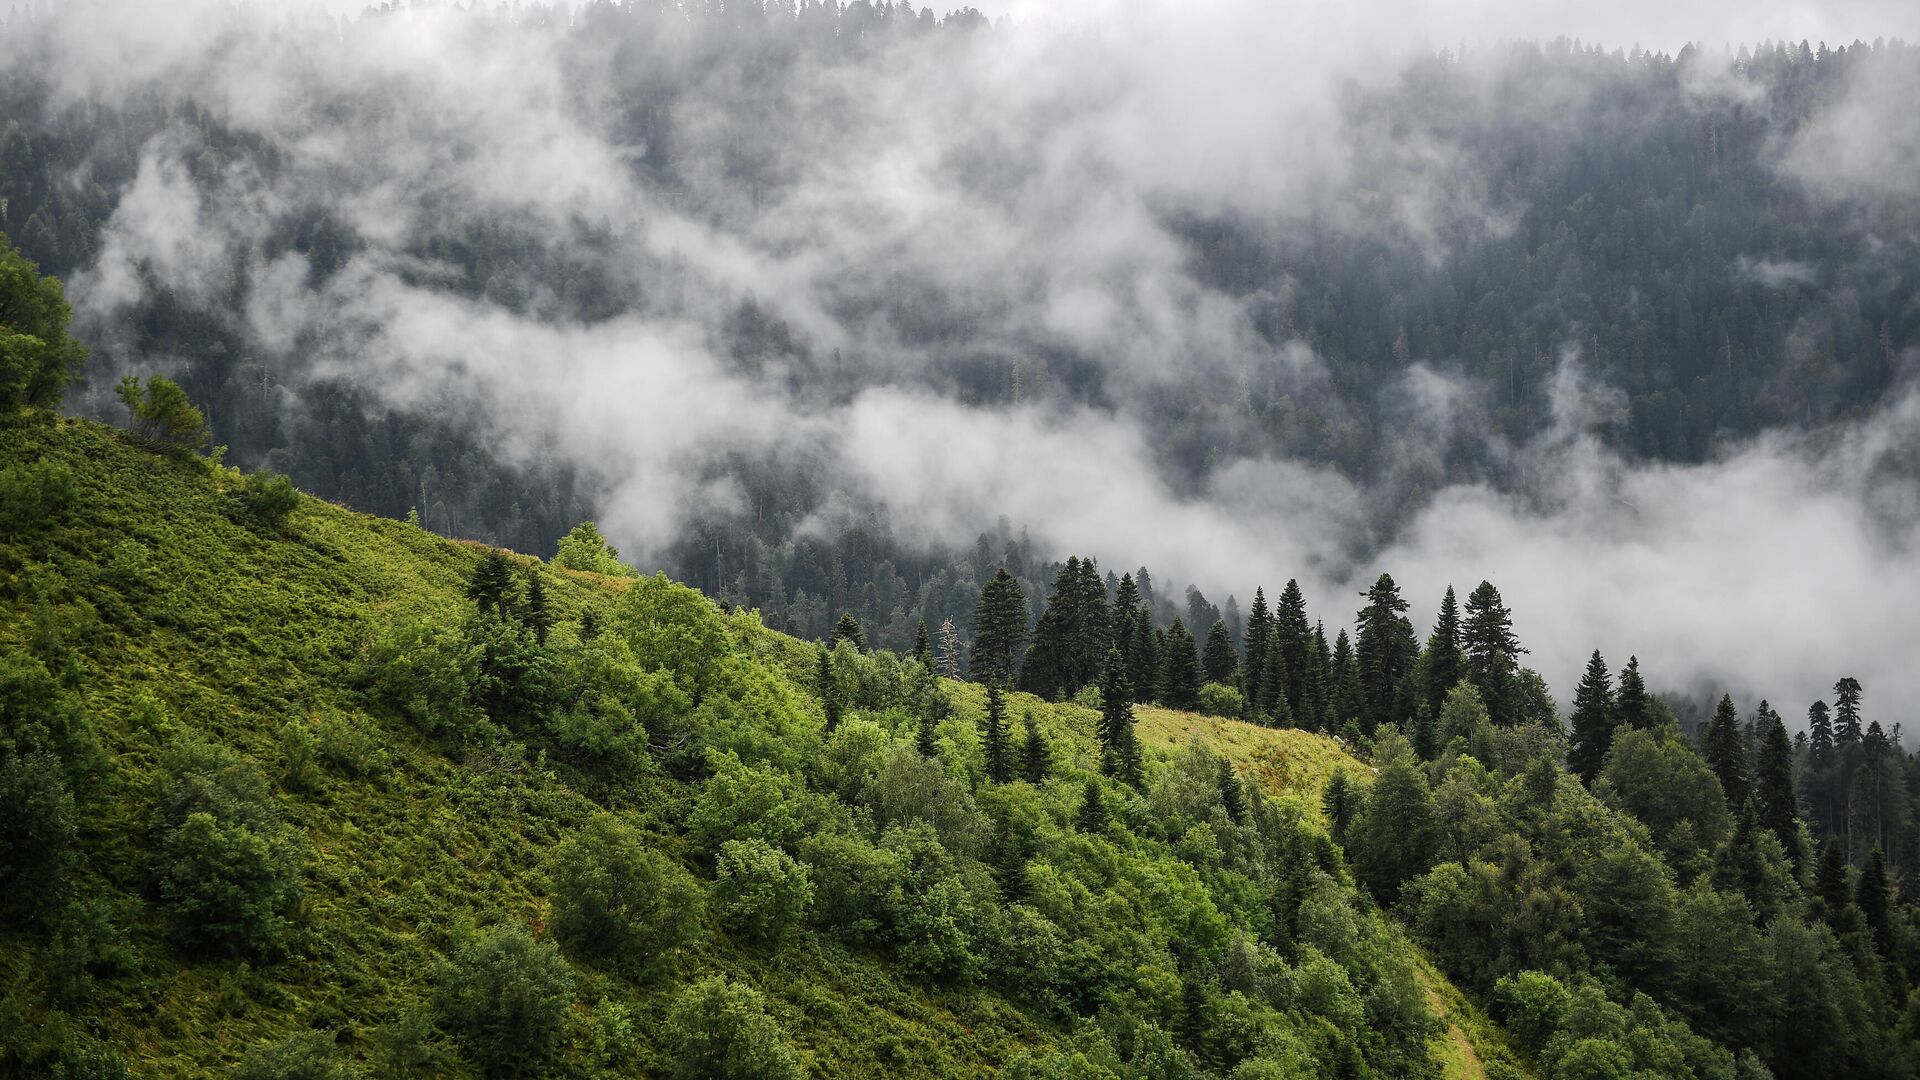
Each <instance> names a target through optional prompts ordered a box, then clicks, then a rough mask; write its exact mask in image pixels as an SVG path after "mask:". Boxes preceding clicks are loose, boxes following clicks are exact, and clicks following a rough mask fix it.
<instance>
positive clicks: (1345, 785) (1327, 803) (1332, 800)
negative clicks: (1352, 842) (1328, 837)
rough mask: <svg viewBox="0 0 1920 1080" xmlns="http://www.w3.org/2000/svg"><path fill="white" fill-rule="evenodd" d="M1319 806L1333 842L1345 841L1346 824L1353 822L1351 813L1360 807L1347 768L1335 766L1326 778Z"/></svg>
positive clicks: (1358, 794) (1357, 792)
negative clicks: (1325, 787)
mask: <svg viewBox="0 0 1920 1080" xmlns="http://www.w3.org/2000/svg"><path fill="white" fill-rule="evenodd" d="M1320 807H1321V809H1322V810H1324V811H1326V815H1327V829H1328V831H1329V832H1330V833H1331V834H1332V835H1333V842H1334V843H1336V844H1343V845H1344V844H1345V843H1346V842H1347V826H1348V825H1351V824H1352V823H1353V815H1354V813H1355V812H1356V811H1358V810H1359V808H1360V792H1359V791H1358V790H1357V789H1356V788H1355V787H1354V786H1353V783H1352V782H1351V781H1349V780H1348V779H1347V770H1345V769H1342V768H1339V767H1335V769H1334V770H1333V775H1332V776H1331V777H1329V778H1328V780H1327V790H1326V793H1325V794H1324V795H1322V796H1321V798H1320Z"/></svg>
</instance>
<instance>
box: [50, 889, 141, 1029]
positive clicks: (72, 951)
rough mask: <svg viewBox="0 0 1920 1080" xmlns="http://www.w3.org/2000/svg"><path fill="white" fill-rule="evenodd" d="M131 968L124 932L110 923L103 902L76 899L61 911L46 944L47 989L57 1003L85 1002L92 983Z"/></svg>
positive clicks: (131, 954) (124, 972)
mask: <svg viewBox="0 0 1920 1080" xmlns="http://www.w3.org/2000/svg"><path fill="white" fill-rule="evenodd" d="M133 968H134V955H133V951H132V950H131V949H130V948H129V947H128V945H127V936H126V932H125V931H123V930H122V929H121V928H120V927H118V926H116V925H115V924H114V922H113V918H112V915H111V913H110V912H109V910H108V908H107V905H106V903H105V902H104V901H102V900H99V899H90V900H76V901H74V902H73V903H70V904H68V905H67V906H66V908H65V909H64V910H62V911H61V912H60V917H59V918H58V919H57V920H56V921H55V922H54V927H53V938H52V940H50V941H49V942H48V943H47V986H48V988H49V989H50V990H52V991H53V997H54V999H55V1000H56V1001H58V1002H62V1003H65V1004H74V1003H78V1002H81V1001H85V1000H86V999H87V996H88V995H89V994H90V993H91V992H92V990H93V980H94V979H95V978H96V977H101V976H117V975H125V974H127V973H128V972H131V971H132V970H133Z"/></svg>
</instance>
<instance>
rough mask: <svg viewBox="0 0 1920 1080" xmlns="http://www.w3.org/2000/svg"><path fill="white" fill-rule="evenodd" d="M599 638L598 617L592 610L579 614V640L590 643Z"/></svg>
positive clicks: (588, 609)
mask: <svg viewBox="0 0 1920 1080" xmlns="http://www.w3.org/2000/svg"><path fill="white" fill-rule="evenodd" d="M599 636H600V616H599V615H597V614H595V613H594V610H593V609H592V608H587V609H585V610H584V611H582V612H580V640H581V641H592V640H593V639H594V638H597V637H599Z"/></svg>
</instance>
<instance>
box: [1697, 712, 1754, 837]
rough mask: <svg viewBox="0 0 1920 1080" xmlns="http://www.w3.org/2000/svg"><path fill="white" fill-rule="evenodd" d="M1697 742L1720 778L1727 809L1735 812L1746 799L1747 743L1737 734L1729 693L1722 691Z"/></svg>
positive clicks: (1737, 725) (1737, 728)
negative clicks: (1725, 693) (1717, 705)
mask: <svg viewBox="0 0 1920 1080" xmlns="http://www.w3.org/2000/svg"><path fill="white" fill-rule="evenodd" d="M1700 742H1701V756H1702V757H1705V758H1706V759H1707V764H1708V766H1710V767H1711V768H1712V769H1713V774H1714V775H1715V776H1717V777H1719V778H1720V790H1721V791H1722V792H1723V793H1725V795H1726V797H1727V807H1728V809H1730V810H1732V811H1733V812H1734V813H1735V814H1738V813H1739V812H1740V808H1741V807H1742V806H1744V805H1746V801H1747V743H1746V740H1745V739H1743V738H1741V737H1740V716H1739V714H1738V713H1736V712H1735V711H1734V708H1733V698H1732V697H1731V696H1730V695H1724V694H1723V695H1721V698H1720V707H1719V708H1717V709H1715V710H1714V712H1713V719H1711V720H1709V721H1707V728H1706V731H1704V732H1702V733H1701V739H1700Z"/></svg>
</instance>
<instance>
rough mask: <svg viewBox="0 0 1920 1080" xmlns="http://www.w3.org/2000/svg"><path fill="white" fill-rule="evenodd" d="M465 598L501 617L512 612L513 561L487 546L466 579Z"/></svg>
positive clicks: (485, 610)
mask: <svg viewBox="0 0 1920 1080" xmlns="http://www.w3.org/2000/svg"><path fill="white" fill-rule="evenodd" d="M467 599H469V600H471V601H473V603H474V606H476V607H478V608H479V609H480V610H481V611H482V612H492V613H493V614H495V615H498V616H500V617H501V618H503V619H504V618H507V617H509V616H511V615H512V614H513V563H512V562H511V561H509V560H508V558H507V557H506V555H505V554H503V553H502V552H501V551H500V550H499V549H498V548H489V549H488V550H487V553H486V554H485V555H482V556H480V562H479V565H477V566H475V567H474V568H473V576H472V577H471V578H469V579H467Z"/></svg>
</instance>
